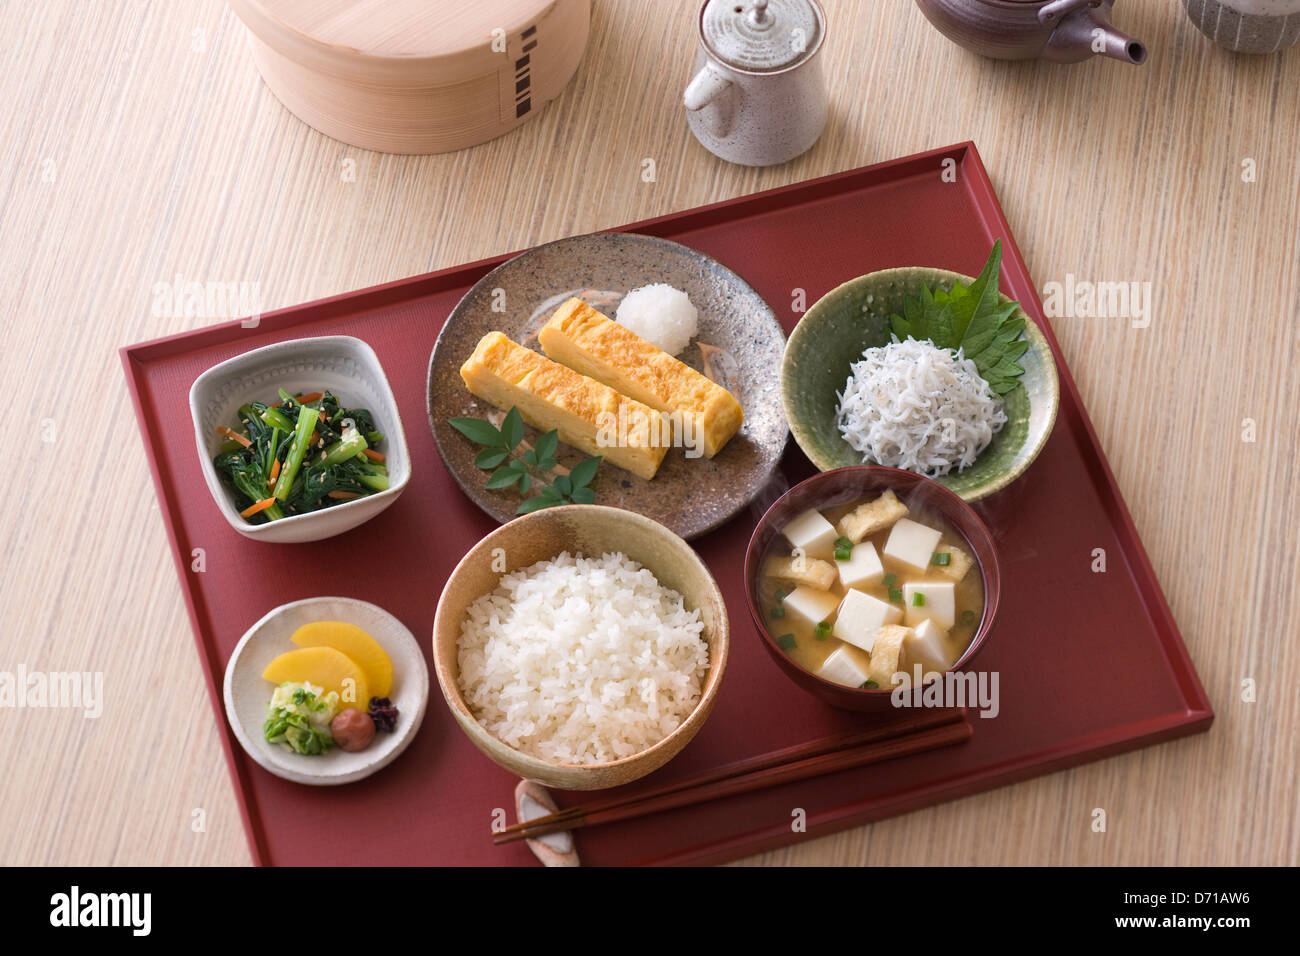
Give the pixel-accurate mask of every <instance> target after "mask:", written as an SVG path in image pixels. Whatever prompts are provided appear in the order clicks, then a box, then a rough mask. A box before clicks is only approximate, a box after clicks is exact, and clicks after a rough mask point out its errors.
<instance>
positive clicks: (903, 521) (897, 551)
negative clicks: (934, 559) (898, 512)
mask: <svg viewBox="0 0 1300 956" xmlns="http://www.w3.org/2000/svg"><path fill="white" fill-rule="evenodd" d="M942 537H943V532H942V531H939V530H938V529H936V528H929V527H926V526H925V525H923V524H918V523H917V522H915V521H913V520H912V519H911V518H900V519H899V520H898V523H897V524H895V525H894V527H893V528H892V529H891V530H890V532H889V540H887V541H886V542H885V548H884V555H885V557H887V558H893V559H894V560H895V561H900V562H902V563H903V564H905V565H907V566H908V567H909V568H915V569H916V570H918V571H925V570H927V569H928V568H929V567H930V557H931V555H933V554H934V549H935V548H937V547H938V546H939V539H940V538H942Z"/></svg>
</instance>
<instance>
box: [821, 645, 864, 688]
mask: <svg viewBox="0 0 1300 956" xmlns="http://www.w3.org/2000/svg"><path fill="white" fill-rule="evenodd" d="M817 676H818V677H823V678H825V679H826V680H828V681H832V682H834V683H836V684H843V685H844V686H845V687H861V686H862V685H863V684H864V683H866V680H867V671H866V668H864V667H863V666H862V665H861V664H860V663H859V662H858V661H857V660H855V659H854V657H853V652H852V651H851V650H849V649H848V648H847V647H844V646H843V645H840V646H839V647H837V648H835V650H833V651H831V656H830V657H828V658H826V660H825V661H823V662H822V666H821V667H819V668H818V669H817Z"/></svg>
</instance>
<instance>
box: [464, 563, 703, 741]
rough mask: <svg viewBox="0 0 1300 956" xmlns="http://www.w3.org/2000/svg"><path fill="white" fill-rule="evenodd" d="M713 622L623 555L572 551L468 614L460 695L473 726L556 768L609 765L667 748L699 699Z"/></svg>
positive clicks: (507, 579) (507, 582) (503, 586)
mask: <svg viewBox="0 0 1300 956" xmlns="http://www.w3.org/2000/svg"><path fill="white" fill-rule="evenodd" d="M703 630H704V623H703V621H702V620H701V618H700V612H699V611H698V610H693V611H687V610H686V608H685V604H684V602H683V599H682V596H681V595H680V594H678V593H677V592H676V591H673V590H672V589H670V588H666V587H664V586H663V585H661V584H660V583H659V581H658V579H657V578H656V577H655V576H654V574H653V573H651V572H650V571H648V570H647V569H645V568H642V567H640V566H639V565H638V564H636V563H635V562H633V561H631V560H629V559H628V558H627V557H626V556H625V555H622V554H606V555H603V556H602V557H600V558H585V557H583V556H582V555H571V554H569V552H567V551H566V552H564V553H563V554H561V555H559V557H557V558H555V559H553V560H551V561H541V562H539V563H537V564H534V565H532V566H531V567H529V568H525V569H524V570H522V571H515V572H513V573H510V574H506V575H504V576H502V578H501V580H500V582H499V584H498V585H497V588H496V589H495V590H494V591H492V592H491V593H490V594H486V595H484V596H483V597H481V598H479V599H478V600H477V601H475V602H474V603H473V604H472V605H470V608H469V611H468V612H467V614H466V618H465V622H464V623H463V624H462V626H461V635H460V639H459V641H458V642H457V647H458V652H459V653H458V657H459V662H460V677H459V683H460V689H461V692H462V693H463V694H464V696H465V701H466V703H468V704H469V707H470V710H471V711H472V712H473V714H474V716H475V718H477V719H478V721H479V722H480V723H482V724H483V726H484V727H485V728H486V729H487V730H488V731H489V732H491V733H492V734H493V735H494V736H496V737H497V738H499V739H500V740H502V741H504V742H505V743H506V744H508V745H509V746H511V747H514V748H515V749H516V750H520V751H522V752H523V753H526V754H529V755H531V756H534V757H538V758H540V759H542V760H546V761H550V762H552V763H568V764H591V763H604V762H606V761H610V760H618V759H621V758H623V757H630V756H633V755H634V754H638V753H640V752H642V751H644V750H647V749H649V748H650V747H651V746H653V745H654V744H657V743H658V742H659V741H661V740H663V739H664V738H665V737H667V736H668V735H669V734H670V733H672V732H673V731H674V730H676V729H677V727H679V726H680V725H681V724H682V722H683V721H684V720H685V719H686V718H687V717H688V716H689V715H690V713H691V711H693V710H694V709H695V705H696V704H698V703H699V700H700V694H701V690H702V686H703V679H704V675H705V673H706V671H707V670H708V664H709V653H708V643H707V642H706V641H705V640H704V638H703V636H702V633H703Z"/></svg>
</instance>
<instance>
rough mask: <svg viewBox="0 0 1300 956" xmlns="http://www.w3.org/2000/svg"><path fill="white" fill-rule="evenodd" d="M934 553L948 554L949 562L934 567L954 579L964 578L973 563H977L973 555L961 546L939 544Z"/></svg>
mask: <svg viewBox="0 0 1300 956" xmlns="http://www.w3.org/2000/svg"><path fill="white" fill-rule="evenodd" d="M934 553H935V554H946V555H948V563H947V564H936V565H934V569H935V570H936V571H938V572H939V573H940V574H942V575H945V576H946V577H950V578H952V579H953V580H954V581H960V580H961V579H962V578H964V577H965V576H966V572H967V571H969V570H970V569H971V565H972V564H974V563H975V562H974V560H973V559H972V558H971V556H970V555H969V554H967V553H966V552H965V551H963V550H962V549H961V548H954V547H952V546H951V545H947V544H941V545H939V547H937V548H935V549H934Z"/></svg>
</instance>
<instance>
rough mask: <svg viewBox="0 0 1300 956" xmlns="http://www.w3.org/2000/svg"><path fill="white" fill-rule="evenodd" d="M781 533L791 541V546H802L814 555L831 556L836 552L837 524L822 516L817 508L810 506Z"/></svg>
mask: <svg viewBox="0 0 1300 956" xmlns="http://www.w3.org/2000/svg"><path fill="white" fill-rule="evenodd" d="M781 533H782V534H783V535H785V539H786V540H787V541H789V542H790V547H792V548H800V549H802V550H803V553H804V554H807V555H812V556H814V557H818V556H820V557H830V556H831V555H832V554H834V553H835V539H836V538H838V537H839V535H838V534H837V533H836V532H835V525H833V524H831V523H830V522H829V521H827V520H826V519H825V517H823V516H822V513H821V512H820V511H818V510H817V509H816V508H809V509H808V510H807V511H805V512H804V513H803V514H801V515H799V517H797V518H794V519H793V520H791V521H790V522H789V523H788V524H787V525H786V526H785V527H784V528H782V529H781Z"/></svg>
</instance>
